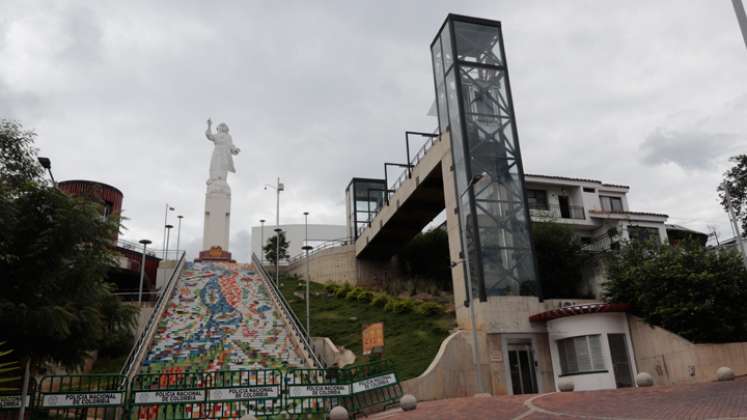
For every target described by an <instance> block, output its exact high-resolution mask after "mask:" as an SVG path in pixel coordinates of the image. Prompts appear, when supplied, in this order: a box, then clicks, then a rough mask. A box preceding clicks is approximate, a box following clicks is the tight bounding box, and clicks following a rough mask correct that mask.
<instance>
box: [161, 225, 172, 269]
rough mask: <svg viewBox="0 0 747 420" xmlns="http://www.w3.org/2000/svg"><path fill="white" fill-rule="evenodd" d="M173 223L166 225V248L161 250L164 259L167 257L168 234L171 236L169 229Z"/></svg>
mask: <svg viewBox="0 0 747 420" xmlns="http://www.w3.org/2000/svg"><path fill="white" fill-rule="evenodd" d="M173 228H174V225H166V249H164V250H163V255H164V256H165V257H164V260H167V259H168V258H169V236H171V229H173Z"/></svg>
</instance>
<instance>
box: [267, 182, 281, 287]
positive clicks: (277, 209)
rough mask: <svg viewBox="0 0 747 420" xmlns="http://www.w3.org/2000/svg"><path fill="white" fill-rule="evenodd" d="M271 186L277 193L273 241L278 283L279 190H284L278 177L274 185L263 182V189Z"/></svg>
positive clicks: (276, 281) (277, 281)
mask: <svg viewBox="0 0 747 420" xmlns="http://www.w3.org/2000/svg"><path fill="white" fill-rule="evenodd" d="M267 188H272V189H274V190H275V193H276V194H277V199H276V201H275V232H276V234H277V240H276V241H275V283H276V284H279V279H280V258H279V257H280V234H279V232H280V191H285V184H283V183H282V182H280V177H278V180H277V184H276V185H275V186H272V185H269V184H265V189H267Z"/></svg>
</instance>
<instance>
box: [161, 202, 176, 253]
mask: <svg viewBox="0 0 747 420" xmlns="http://www.w3.org/2000/svg"><path fill="white" fill-rule="evenodd" d="M174 210H175V209H174V208H173V207H171V206H169V203H166V211H165V212H164V215H163V241H162V242H161V249H163V259H164V260H165V259H166V248H168V247H167V246H166V226H168V224H169V212H170V211H174Z"/></svg>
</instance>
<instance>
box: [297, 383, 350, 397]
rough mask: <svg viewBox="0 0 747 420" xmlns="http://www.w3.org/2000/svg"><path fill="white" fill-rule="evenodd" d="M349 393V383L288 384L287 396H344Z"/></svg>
mask: <svg viewBox="0 0 747 420" xmlns="http://www.w3.org/2000/svg"><path fill="white" fill-rule="evenodd" d="M348 395H350V385H348V384H344V385H335V384H329V385H288V396H290V397H291V398H304V397H345V396H348Z"/></svg>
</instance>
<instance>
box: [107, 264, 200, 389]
mask: <svg viewBox="0 0 747 420" xmlns="http://www.w3.org/2000/svg"><path fill="white" fill-rule="evenodd" d="M184 257H185V253H184V252H182V253H181V255H180V256H179V260H178V261H177V263H176V266H174V271H173V272H172V273H171V277H169V281H168V282H167V283H166V286H165V287H164V288H163V291H162V293H161V294H160V295H159V296H158V300H157V301H156V303H155V307H154V309H153V312H152V313H151V314H150V317H149V318H148V322H146V324H145V328H143V332H142V333H141V334H140V336H139V337H138V339H137V341H136V342H135V345H133V346H132V350H131V351H130V354H129V355H128V356H127V360H125V363H124V364H123V366H122V371H121V372H120V373H121V374H122V375H125V376H126V379H129V378H131V377H132V376H133V375H134V374H135V372H136V371H137V369H138V367H139V366H140V363H141V362H142V358H143V357H144V354H145V351H146V350H147V346H148V343H150V339H151V338H153V335H154V333H155V330H156V327H157V325H158V319H159V318H160V317H161V313H162V312H163V310H164V308H165V307H166V305H167V304H168V302H169V299H171V293H172V292H173V290H174V287H175V286H176V282H177V279H178V278H179V274H180V273H181V269H182V267H183V265H184Z"/></svg>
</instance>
